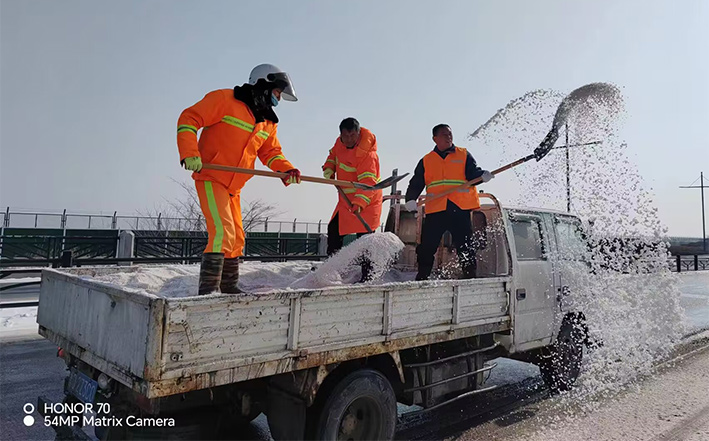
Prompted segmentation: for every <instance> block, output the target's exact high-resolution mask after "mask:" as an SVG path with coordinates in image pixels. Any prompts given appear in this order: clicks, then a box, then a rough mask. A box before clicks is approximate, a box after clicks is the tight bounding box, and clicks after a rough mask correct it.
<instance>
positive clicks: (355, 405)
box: [307, 369, 396, 441]
mask: <svg viewBox="0 0 709 441" xmlns="http://www.w3.org/2000/svg"><path fill="white" fill-rule="evenodd" d="M324 398H325V400H324V401H320V400H318V401H320V405H317V408H316V409H312V410H315V411H316V413H315V414H314V415H312V414H311V415H312V417H313V418H314V421H313V422H314V425H313V426H311V427H310V428H309V430H308V432H309V433H308V434H307V435H311V436H312V438H314V439H316V440H353V441H355V440H391V439H393V437H394V431H395V429H396V396H395V394H394V389H393V388H392V387H391V384H390V383H389V380H387V378H386V377H385V376H384V375H382V374H381V373H379V372H378V371H375V370H373V369H361V370H358V371H355V372H352V373H350V374H349V375H347V376H346V377H344V378H343V379H342V380H340V381H339V382H338V383H337V385H336V386H335V387H334V388H333V389H332V390H331V391H330V392H329V394H328V395H327V396H326V397H324ZM309 438H310V437H309Z"/></svg>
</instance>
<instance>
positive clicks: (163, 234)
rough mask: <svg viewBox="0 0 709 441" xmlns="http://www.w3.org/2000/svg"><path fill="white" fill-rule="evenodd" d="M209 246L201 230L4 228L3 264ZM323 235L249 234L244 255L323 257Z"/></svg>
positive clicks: (178, 252)
mask: <svg viewBox="0 0 709 441" xmlns="http://www.w3.org/2000/svg"><path fill="white" fill-rule="evenodd" d="M206 245H207V234H206V232H203V231H150V230H135V231H128V230H124V231H119V230H69V229H67V230H61V229H49V228H3V229H2V234H1V235H0V266H4V267H9V266H30V265H39V266H46V265H54V264H58V263H59V262H60V260H61V259H62V258H63V256H64V258H66V256H67V255H68V256H70V258H71V259H72V260H73V261H75V262H77V263H81V262H83V263H85V264H101V263H102V262H103V263H118V262H125V261H131V262H135V263H140V262H163V261H165V262H167V261H179V262H191V261H197V260H199V258H200V256H201V255H202V253H203V252H204V248H205V247H206ZM324 254H325V236H324V235H323V234H317V233H278V232H249V233H247V234H246V244H245V249H244V255H245V256H246V257H248V258H264V259H265V260H274V259H276V260H278V259H281V260H289V259H297V258H308V259H312V258H320V257H322V256H323V255H324Z"/></svg>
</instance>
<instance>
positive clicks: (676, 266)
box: [668, 254, 709, 273]
mask: <svg viewBox="0 0 709 441" xmlns="http://www.w3.org/2000/svg"><path fill="white" fill-rule="evenodd" d="M668 264H669V266H670V269H671V270H673V271H677V272H678V273H681V272H683V271H704V270H709V255H699V254H693V255H677V256H673V257H672V259H670V260H669V261H668Z"/></svg>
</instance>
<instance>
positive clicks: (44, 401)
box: [37, 395, 93, 441]
mask: <svg viewBox="0 0 709 441" xmlns="http://www.w3.org/2000/svg"><path fill="white" fill-rule="evenodd" d="M47 406H49V407H51V408H54V402H53V401H51V400H49V399H48V398H45V397H44V396H41V395H40V396H39V397H37V412H39V414H40V415H42V418H43V419H44V418H45V417H50V418H52V419H54V418H55V417H65V418H67V417H70V416H72V415H69V414H64V413H54V412H46V407H47ZM50 427H51V428H52V429H54V431H55V432H56V433H57V437H56V438H55V440H60V441H64V440H71V441H74V440H76V441H93V438H92V437H90V436H89V435H88V434H87V433H86V432H84V431H83V429H82V428H81V427H79V426H76V425H71V426H70V425H60V424H51V425H50Z"/></svg>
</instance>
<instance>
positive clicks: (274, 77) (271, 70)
mask: <svg viewBox="0 0 709 441" xmlns="http://www.w3.org/2000/svg"><path fill="white" fill-rule="evenodd" d="M262 78H263V79H264V80H266V81H268V82H270V83H276V84H277V85H278V87H279V88H280V89H281V91H282V92H281V96H282V97H283V99H284V100H286V101H298V96H297V95H296V94H295V88H293V82H292V81H291V80H290V77H289V76H288V74H287V73H285V72H284V71H282V70H281V69H279V68H277V67H276V66H274V65H273V64H259V65H258V66H256V67H254V68H253V70H252V71H251V74H250V75H249V84H256V82H257V81H258V80H260V79H262Z"/></svg>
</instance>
